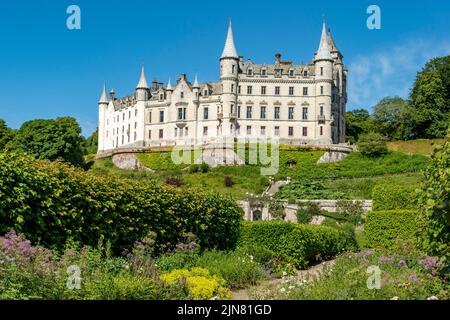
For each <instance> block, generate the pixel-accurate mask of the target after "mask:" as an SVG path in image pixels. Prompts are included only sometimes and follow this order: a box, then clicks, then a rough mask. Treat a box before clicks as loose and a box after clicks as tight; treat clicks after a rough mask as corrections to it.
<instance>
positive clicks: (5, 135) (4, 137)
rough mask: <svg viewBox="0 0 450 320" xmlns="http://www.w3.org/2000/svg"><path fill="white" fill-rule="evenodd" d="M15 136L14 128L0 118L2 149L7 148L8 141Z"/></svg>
mask: <svg viewBox="0 0 450 320" xmlns="http://www.w3.org/2000/svg"><path fill="white" fill-rule="evenodd" d="M13 138H14V130H13V129H11V128H9V127H8V126H7V125H6V122H5V121H4V120H3V119H0V151H2V150H3V149H5V147H6V145H7V144H8V142H10V141H11V140H12V139H13Z"/></svg>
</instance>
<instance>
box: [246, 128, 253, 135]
mask: <svg viewBox="0 0 450 320" xmlns="http://www.w3.org/2000/svg"><path fill="white" fill-rule="evenodd" d="M251 134H252V126H247V135H248V136H249V135H251Z"/></svg>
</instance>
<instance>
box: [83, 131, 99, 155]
mask: <svg viewBox="0 0 450 320" xmlns="http://www.w3.org/2000/svg"><path fill="white" fill-rule="evenodd" d="M97 149H98V128H97V129H95V131H94V132H93V133H92V134H91V135H90V136H89V137H88V138H87V139H86V142H85V154H95V153H97Z"/></svg>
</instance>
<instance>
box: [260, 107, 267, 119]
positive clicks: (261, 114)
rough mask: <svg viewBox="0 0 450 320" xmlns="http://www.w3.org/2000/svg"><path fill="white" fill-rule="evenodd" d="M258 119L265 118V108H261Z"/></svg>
mask: <svg viewBox="0 0 450 320" xmlns="http://www.w3.org/2000/svg"><path fill="white" fill-rule="evenodd" d="M260 118H261V119H265V118H266V107H261V112H260Z"/></svg>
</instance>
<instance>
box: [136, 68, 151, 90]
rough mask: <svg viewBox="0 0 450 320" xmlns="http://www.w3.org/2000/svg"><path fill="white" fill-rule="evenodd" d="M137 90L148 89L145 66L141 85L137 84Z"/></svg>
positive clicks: (142, 69) (140, 80)
mask: <svg viewBox="0 0 450 320" xmlns="http://www.w3.org/2000/svg"><path fill="white" fill-rule="evenodd" d="M136 89H148V85H147V79H145V70H144V65H142V68H141V78H140V79H139V83H138V84H137V86H136Z"/></svg>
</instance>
